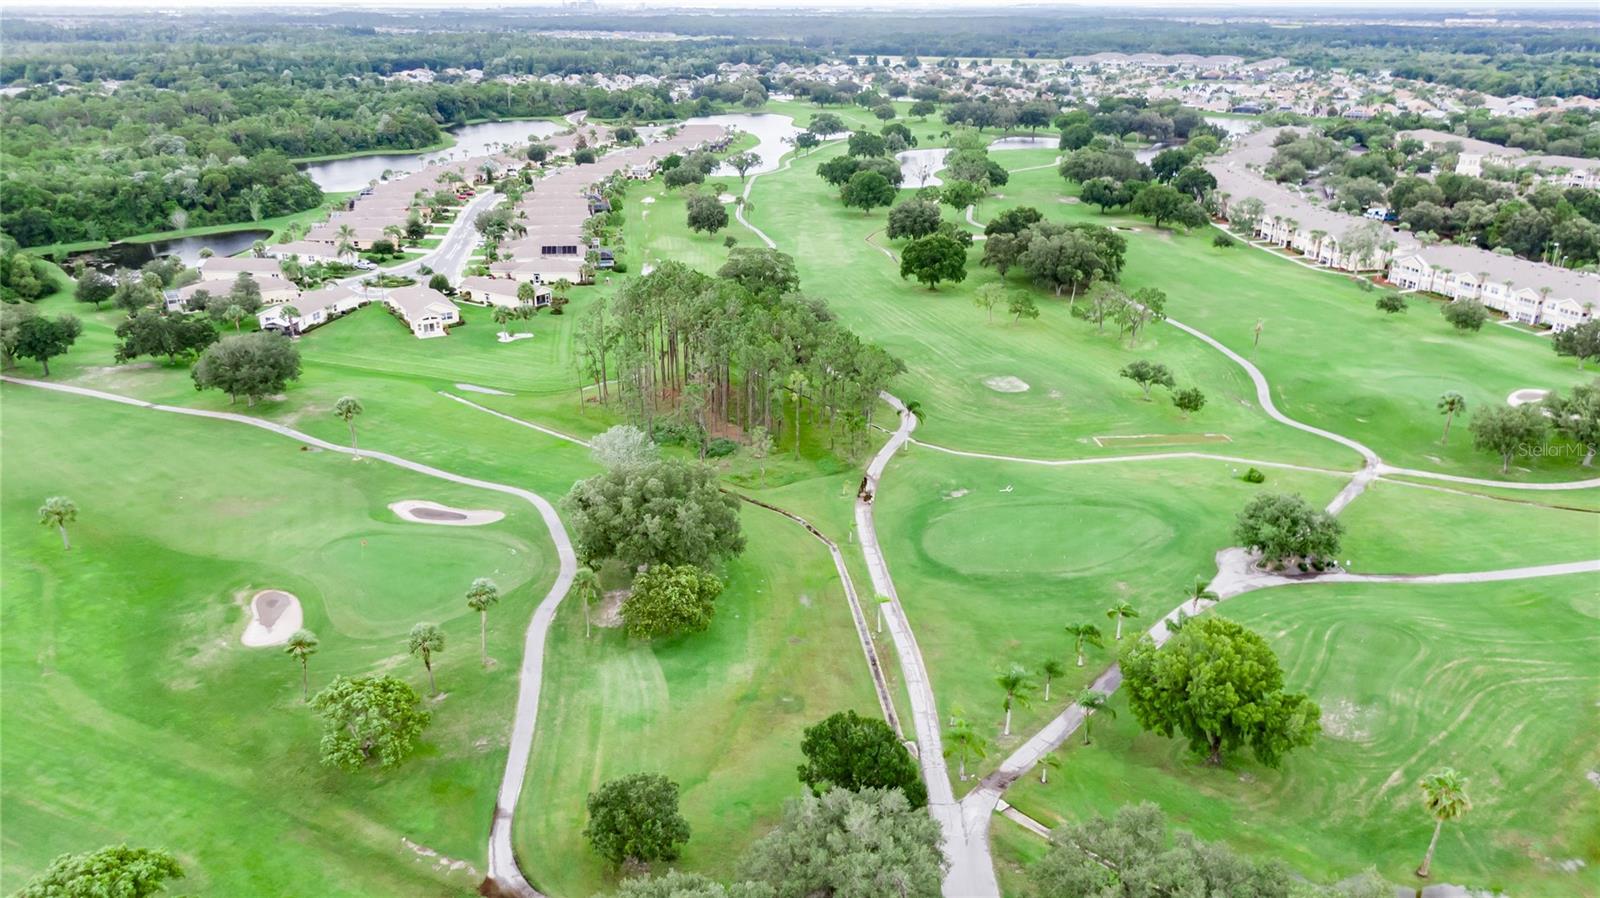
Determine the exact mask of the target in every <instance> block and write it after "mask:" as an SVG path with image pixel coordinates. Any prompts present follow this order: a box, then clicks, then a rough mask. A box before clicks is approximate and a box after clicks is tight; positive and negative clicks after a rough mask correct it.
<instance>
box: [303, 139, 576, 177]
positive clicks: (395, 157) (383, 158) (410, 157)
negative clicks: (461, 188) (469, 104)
mask: <svg viewBox="0 0 1600 898" xmlns="http://www.w3.org/2000/svg"><path fill="white" fill-rule="evenodd" d="M566 129H567V126H566V125H564V124H560V123H557V122H545V121H537V122H535V121H528V122H517V121H513V122H483V123H481V124H477V125H462V126H461V127H459V128H451V129H449V131H448V133H449V134H450V135H451V136H452V137H454V138H455V140H456V143H455V146H453V147H450V148H449V149H446V150H437V151H435V152H431V153H382V154H379V155H375V156H354V157H352V158H349V159H330V160H329V161H327V162H308V163H306V164H304V165H302V166H300V168H301V170H302V171H304V172H305V173H306V174H308V175H310V176H311V180H313V181H315V182H317V186H318V187H321V188H322V189H323V190H325V191H327V192H329V193H342V192H346V191H351V190H360V189H361V188H363V187H366V186H367V185H368V184H370V183H372V182H373V181H375V180H378V179H380V178H382V177H383V173H384V172H386V171H387V172H395V173H399V172H412V171H416V170H417V169H419V168H422V167H423V166H425V165H428V164H430V163H433V162H443V161H448V160H451V159H470V158H472V157H474V156H486V155H488V154H490V153H494V152H498V151H500V150H502V149H504V148H506V147H508V146H514V145H516V144H520V143H527V142H528V139H529V138H530V137H549V136H550V135H552V134H557V133H560V132H561V131H565V130H566Z"/></svg>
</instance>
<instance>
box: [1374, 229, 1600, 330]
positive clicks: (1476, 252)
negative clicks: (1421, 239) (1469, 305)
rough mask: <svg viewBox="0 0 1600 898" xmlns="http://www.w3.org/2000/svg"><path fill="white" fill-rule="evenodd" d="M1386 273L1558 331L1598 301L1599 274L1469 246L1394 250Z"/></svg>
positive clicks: (1402, 283) (1406, 285) (1409, 286)
mask: <svg viewBox="0 0 1600 898" xmlns="http://www.w3.org/2000/svg"><path fill="white" fill-rule="evenodd" d="M1388 279H1389V281H1390V282H1391V283H1393V284H1395V285H1396V286H1399V287H1400V288H1401V289H1404V290H1423V291H1427V292H1429V293H1437V294H1439V295H1441V296H1447V297H1449V298H1450V299H1451V300H1467V299H1474V300H1477V301H1478V302H1481V303H1483V304H1484V305H1485V306H1486V307H1488V308H1490V309H1493V310H1495V311H1496V312H1499V313H1501V314H1503V315H1505V316H1506V317H1507V318H1510V319H1512V320H1514V321H1520V322H1522V323H1523V324H1533V325H1543V326H1546V327H1549V328H1551V329H1552V330H1555V331H1558V332H1559V331H1563V330H1566V329H1567V328H1569V327H1573V326H1575V325H1578V324H1582V323H1583V322H1585V321H1587V320H1589V319H1590V317H1592V316H1593V314H1594V309H1595V306H1596V305H1597V304H1600V277H1596V276H1595V275H1592V274H1585V273H1583V272H1577V271H1572V270H1570V269H1566V268H1557V267H1555V266H1553V265H1545V264H1542V263H1539V262H1530V261H1528V260H1527V259H1519V258H1517V257H1516V256H1508V255H1502V254H1500V253H1494V252H1490V251H1488V250H1483V249H1478V248H1477V247H1471V246H1456V245H1454V244H1439V245H1436V246H1428V247H1423V248H1421V249H1417V250H1415V251H1412V252H1409V253H1406V254H1403V255H1400V256H1397V257H1396V258H1395V259H1394V261H1393V262H1392V263H1391V264H1390V266H1389V274H1388Z"/></svg>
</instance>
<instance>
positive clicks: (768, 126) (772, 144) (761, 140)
mask: <svg viewBox="0 0 1600 898" xmlns="http://www.w3.org/2000/svg"><path fill="white" fill-rule="evenodd" d="M675 124H677V125H679V126H680V127H681V126H686V125H720V126H721V127H724V128H733V129H735V130H738V131H743V132H745V133H746V134H751V135H754V136H755V138H756V145H755V146H754V147H752V148H751V149H749V150H747V152H749V153H752V154H754V155H755V156H756V158H758V159H760V160H761V161H760V162H758V163H756V167H755V168H752V169H750V170H749V171H747V172H745V176H746V177H748V176H750V175H759V174H765V173H766V172H770V171H777V169H778V163H779V162H780V161H782V159H783V154H784V153H787V152H789V151H790V150H792V149H794V145H793V144H792V143H791V142H790V141H792V140H793V139H794V136H795V135H796V134H799V133H800V132H801V131H803V130H804V129H803V128H797V127H795V124H794V118H793V117H792V116H787V115H779V114H777V113H775V112H736V113H729V114H727V115H698V116H695V117H694V118H690V119H684V120H683V121H682V122H677V123H675ZM667 127H668V126H667V125H656V126H647V127H643V128H640V129H639V133H640V134H643V135H645V136H653V135H655V134H658V133H660V132H661V131H663V130H665V129H666V128H667ZM711 174H712V175H714V176H716V177H730V176H731V177H738V176H739V173H738V172H737V171H735V170H734V169H733V167H732V166H729V165H721V166H718V167H717V170H716V171H714V172H712V173H711Z"/></svg>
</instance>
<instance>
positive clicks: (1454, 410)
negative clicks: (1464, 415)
mask: <svg viewBox="0 0 1600 898" xmlns="http://www.w3.org/2000/svg"><path fill="white" fill-rule="evenodd" d="M1466 407H1467V398H1466V397H1465V396H1462V395H1461V394H1460V393H1457V392H1456V391H1454V390H1451V391H1450V392H1448V393H1446V394H1444V395H1443V396H1440V397H1439V414H1441V415H1444V436H1443V437H1441V438H1440V439H1439V442H1441V443H1445V444H1448V443H1449V442H1450V422H1451V421H1454V420H1455V417H1456V415H1457V414H1458V413H1459V412H1461V411H1462V410H1464V409H1465V408H1466Z"/></svg>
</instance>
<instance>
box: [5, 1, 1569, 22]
mask: <svg viewBox="0 0 1600 898" xmlns="http://www.w3.org/2000/svg"><path fill="white" fill-rule="evenodd" d="M64 9H65V10H71V11H92V10H108V9H115V10H125V11H130V12H131V11H147V12H162V11H169V10H181V11H192V10H217V9H226V10H235V9H251V10H256V11H265V10H272V9H296V10H304V9H318V10H326V11H329V12H334V11H339V10H349V9H379V10H407V11H422V10H434V11H439V12H452V11H460V12H483V11H488V10H506V11H516V10H530V11H534V10H537V11H544V12H563V11H570V12H575V13H582V12H592V11H595V10H600V11H606V12H618V13H627V12H672V11H675V10H683V11H700V10H714V11H724V12H728V13H737V12H762V13H773V12H784V11H788V10H793V11H806V12H838V13H861V12H872V13H876V14H886V13H887V14H894V13H900V14H906V15H915V14H918V13H925V12H928V11H944V10H961V11H989V12H996V13H1004V12H1007V11H1021V10H1028V9H1061V10H1067V9H1071V10H1080V11H1084V12H1101V13H1104V14H1107V15H1119V14H1125V13H1128V12H1140V13H1156V14H1166V15H1217V14H1228V13H1230V12H1248V13H1251V14H1276V15H1281V16H1297V15H1311V16H1315V17H1340V16H1346V15H1357V14H1362V13H1377V14H1394V13H1397V12H1427V13H1433V14H1437V13H1448V12H1451V11H1456V10H1459V11H1461V12H1463V13H1470V14H1472V15H1475V16H1484V17H1489V18H1493V17H1496V16H1499V17H1504V16H1507V15H1509V16H1512V17H1520V16H1522V15H1526V14H1527V13H1530V12H1574V11H1576V12H1585V13H1590V14H1591V16H1593V13H1592V10H1593V9H1594V3H1593V2H1591V0H1538V2H1536V3H1531V4H1526V5H1523V4H1517V5H1513V6H1510V7H1508V6H1507V4H1506V3H1505V2H1504V0H1390V2H1385V3H1378V2H1372V0H1357V2H1340V0H1321V2H1314V0H1229V2H1210V0H1206V2H1194V3H1185V2H1174V0H1119V2H1117V3H1114V4H1113V3H1108V2H1105V0H1027V2H1017V3H1011V4H996V3H995V2H993V0H922V3H920V4H919V9H917V10H909V9H906V8H905V7H903V6H899V5H895V4H890V3H880V4H868V5H859V4H848V3H845V2H842V0H580V2H577V3H573V2H564V0H501V2H482V3H471V4H464V5H463V4H448V3H445V2H442V0H343V2H338V3H325V2H317V0H287V2H277V3H270V4H262V3H260V2H256V0H148V2H147V0H57V2H52V3H49V4H41V3H36V2H30V3H19V4H14V5H11V12H12V14H16V13H32V14H38V13H50V12H60V11H63V10H64ZM1593 17H1594V18H1595V20H1596V24H1597V25H1600V16H1593Z"/></svg>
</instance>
